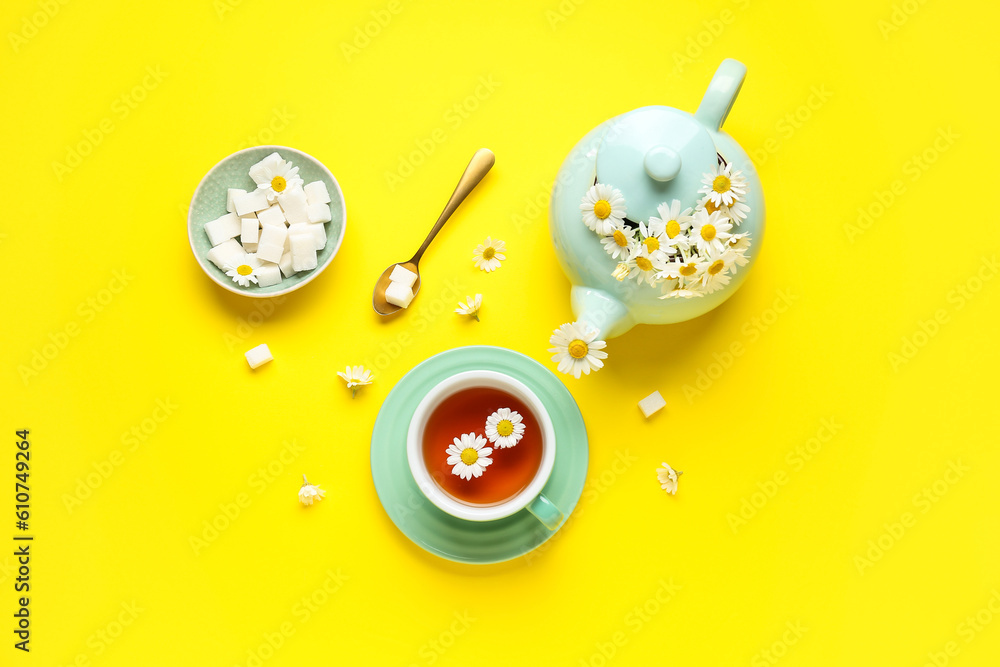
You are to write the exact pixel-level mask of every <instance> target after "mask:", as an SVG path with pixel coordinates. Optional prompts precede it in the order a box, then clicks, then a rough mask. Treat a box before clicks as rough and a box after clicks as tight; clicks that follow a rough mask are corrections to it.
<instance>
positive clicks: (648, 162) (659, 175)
mask: <svg viewBox="0 0 1000 667" xmlns="http://www.w3.org/2000/svg"><path fill="white" fill-rule="evenodd" d="M642 165H643V167H645V169H646V173H647V174H648V175H649V177H650V178H652V179H653V180H655V181H660V182H666V181H669V180H672V179H673V178H674V177H676V176H677V174H679V173H680V171H681V156H680V155H678V154H677V153H676V152H675V151H674V150H673V149H672V148H669V147H667V146H653V147H652V148H650V149H649V150H648V151H646V157H645V158H643V160H642Z"/></svg>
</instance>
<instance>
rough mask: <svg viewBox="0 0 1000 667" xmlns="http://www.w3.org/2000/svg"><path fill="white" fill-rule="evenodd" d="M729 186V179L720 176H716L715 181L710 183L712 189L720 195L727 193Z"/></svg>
mask: <svg viewBox="0 0 1000 667" xmlns="http://www.w3.org/2000/svg"><path fill="white" fill-rule="evenodd" d="M731 185H732V183H730V182H729V178H728V177H726V176H723V175H721V174H720V175H718V176H716V177H715V180H714V181H712V189H713V190H715V191H716V192H718V193H720V194H721V193H723V192H728V191H729V187H730V186H731Z"/></svg>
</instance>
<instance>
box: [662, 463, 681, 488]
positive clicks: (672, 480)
mask: <svg viewBox="0 0 1000 667" xmlns="http://www.w3.org/2000/svg"><path fill="white" fill-rule="evenodd" d="M683 474H684V471H683V470H674V469H673V468H671V467H670V466H668V465H667V464H666V463H664V464H663V467H662V468H657V469H656V479H657V480H658V481H659V482H660V488H661V489H663V490H664V491H666V492H667V493H669V494H670V495H674V494H675V493H677V478H678V477H679V476H680V475H683Z"/></svg>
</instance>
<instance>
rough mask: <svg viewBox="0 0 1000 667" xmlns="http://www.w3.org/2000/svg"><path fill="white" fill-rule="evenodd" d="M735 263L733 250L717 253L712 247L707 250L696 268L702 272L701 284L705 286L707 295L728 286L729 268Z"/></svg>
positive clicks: (729, 278) (730, 277)
mask: <svg viewBox="0 0 1000 667" xmlns="http://www.w3.org/2000/svg"><path fill="white" fill-rule="evenodd" d="M735 261H736V251H735V250H729V249H726V250H722V251H719V250H716V249H715V248H714V247H712V248H709V249H708V252H707V253H706V254H705V256H704V259H703V261H701V262H699V263H698V268H699V269H700V270H701V272H702V274H701V282H702V284H703V285H704V286H705V291H706V292H708V293H709V294H711V293H712V292H717V291H718V290H720V289H722V288H723V287H725V286H726V285H728V284H729V281H730V280H731V279H732V276H731V275H730V273H729V268H730V267H731V266H732V265H733V263H735Z"/></svg>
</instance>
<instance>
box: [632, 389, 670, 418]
mask: <svg viewBox="0 0 1000 667" xmlns="http://www.w3.org/2000/svg"><path fill="white" fill-rule="evenodd" d="M666 405H667V402H666V401H664V400H663V397H662V396H660V392H658V391H654V392H653V393H652V394H650V395H649V396H647V397H646V398H644V399H642V400H641V401H639V409H640V410H642V414H643V416H644V417H645V418H646V419H649V418H650V417H652V416H653V414H655V413H657V412H659V411H660V410H661V409H663V408H664V407H665V406H666Z"/></svg>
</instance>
